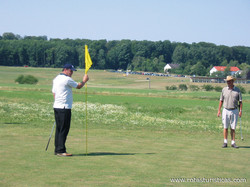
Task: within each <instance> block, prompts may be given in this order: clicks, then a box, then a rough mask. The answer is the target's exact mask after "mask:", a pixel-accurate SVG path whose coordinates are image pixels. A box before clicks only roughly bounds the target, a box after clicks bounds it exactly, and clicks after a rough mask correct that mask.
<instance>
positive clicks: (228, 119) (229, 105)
mask: <svg viewBox="0 0 250 187" xmlns="http://www.w3.org/2000/svg"><path fill="white" fill-rule="evenodd" d="M224 80H225V81H226V82H227V85H228V86H227V87H225V88H223V89H222V92H221V96H220V102H219V109H218V114H217V116H218V117H219V116H220V115H221V107H222V104H223V107H224V109H223V111H222V123H223V125H224V130H223V135H224V143H223V145H222V148H226V147H227V135H228V127H229V126H230V129H231V147H233V148H239V147H238V146H237V145H236V143H235V129H236V126H237V120H238V116H240V117H241V116H242V96H241V92H240V89H239V88H237V87H235V86H234V81H235V78H234V77H232V76H227V78H226V79H224Z"/></svg>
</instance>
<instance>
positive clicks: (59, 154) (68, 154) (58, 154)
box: [56, 153, 72, 157]
mask: <svg viewBox="0 0 250 187" xmlns="http://www.w3.org/2000/svg"><path fill="white" fill-rule="evenodd" d="M56 155H57V156H65V157H66V156H72V154H70V153H57V154H56Z"/></svg>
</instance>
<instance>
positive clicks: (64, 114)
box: [52, 64, 89, 156]
mask: <svg viewBox="0 0 250 187" xmlns="http://www.w3.org/2000/svg"><path fill="white" fill-rule="evenodd" d="M74 71H76V69H75V68H74V66H73V65H71V64H65V66H64V67H63V70H62V73H60V74H59V75H57V76H56V78H55V79H54V80H53V88H52V93H53V95H54V105H53V108H54V114H55V121H56V134H55V155H58V156H72V154H70V153H67V151H66V147H65V142H66V139H67V136H68V132H69V129H70V122H71V108H72V103H73V95H72V88H77V89H81V88H82V87H83V86H84V84H85V83H86V82H87V81H88V80H89V77H88V75H86V74H85V75H84V76H83V79H82V82H79V83H77V82H75V81H74V80H73V79H72V78H71V76H72V75H73V72H74Z"/></svg>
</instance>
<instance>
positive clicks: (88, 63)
mask: <svg viewBox="0 0 250 187" xmlns="http://www.w3.org/2000/svg"><path fill="white" fill-rule="evenodd" d="M91 65H92V60H91V58H90V55H89V51H88V46H87V45H85V75H87V73H88V70H89V69H90V67H91ZM85 111H86V117H85V119H86V155H87V154H88V118H87V116H88V110H87V83H86V84H85Z"/></svg>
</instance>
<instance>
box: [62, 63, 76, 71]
mask: <svg viewBox="0 0 250 187" xmlns="http://www.w3.org/2000/svg"><path fill="white" fill-rule="evenodd" d="M63 68H65V69H71V70H72V71H76V69H75V68H74V66H73V65H72V64H65V65H64V67H63Z"/></svg>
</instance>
